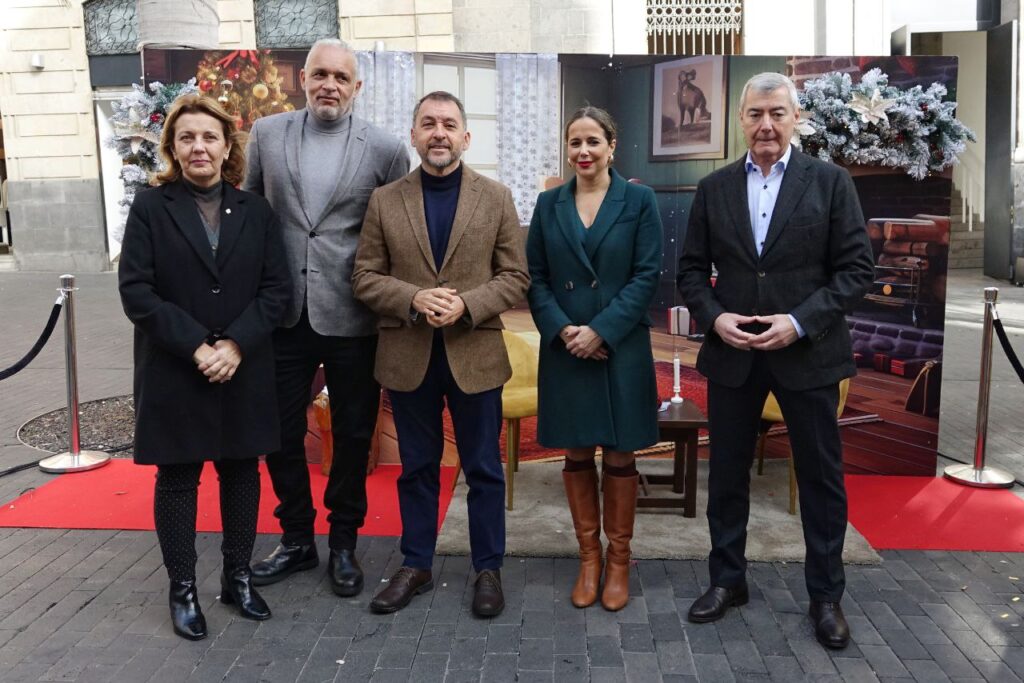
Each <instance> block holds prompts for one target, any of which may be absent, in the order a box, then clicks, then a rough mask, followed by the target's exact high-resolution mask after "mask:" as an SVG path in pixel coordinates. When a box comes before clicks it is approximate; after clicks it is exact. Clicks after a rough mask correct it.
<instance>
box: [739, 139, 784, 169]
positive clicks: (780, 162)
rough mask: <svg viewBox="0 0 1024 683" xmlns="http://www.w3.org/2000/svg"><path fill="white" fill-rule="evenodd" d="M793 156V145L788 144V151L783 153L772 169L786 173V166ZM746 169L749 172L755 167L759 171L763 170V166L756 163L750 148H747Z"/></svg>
mask: <svg viewBox="0 0 1024 683" xmlns="http://www.w3.org/2000/svg"><path fill="white" fill-rule="evenodd" d="M791 156H793V145H786V153H785V154H783V155H782V158H781V159H779V160H778V161H776V162H775V163H774V164H772V171H776V170H777V171H779V172H780V173H785V172H786V167H787V166H789V158H790V157H791ZM746 169H747V173H750V172H751V171H753V170H755V169H756V170H757V171H758V173H760V172H761V167H760V166H758V165H757V164H755V163H754V158H753V157H752V156H750V150H749V149H748V150H747V163H746Z"/></svg>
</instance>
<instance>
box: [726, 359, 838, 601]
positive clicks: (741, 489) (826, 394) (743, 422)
mask: <svg viewBox="0 0 1024 683" xmlns="http://www.w3.org/2000/svg"><path fill="white" fill-rule="evenodd" d="M751 353H754V354H755V356H754V364H753V369H752V370H751V373H750V376H749V377H748V378H747V381H746V383H745V384H744V385H743V386H741V387H737V388H730V387H725V386H722V385H721V384H716V383H714V382H711V381H709V382H708V428H709V431H710V436H711V460H710V473H709V477H708V512H707V514H708V526H709V528H710V531H711V556H710V560H709V571H710V575H711V585H713V586H722V587H726V588H733V587H736V586H738V585H741V584H742V583H743V582H744V581H745V574H746V568H747V560H746V556H745V552H746V543H747V520H748V518H749V516H750V467H751V465H752V464H753V460H754V449H755V445H756V439H757V429H758V423H759V421H760V418H761V410H762V408H763V407H764V401H765V398H767V396H768V392H769V390H770V391H771V392H772V393H774V394H775V397H776V398H777V399H778V401H779V407H780V408H781V409H782V414H783V417H785V418H786V426H787V428H788V431H789V441H790V445H791V448H792V451H793V464H794V466H795V467H796V479H797V485H798V486H799V488H800V517H801V519H802V521H803V529H804V543H805V545H806V548H807V557H806V563H805V567H804V576H805V580H806V582H807V592H808V594H809V595H810V597H811V599H812V600H821V601H826V602H838V601H839V600H840V598H842V595H843V591H844V589H845V587H846V575H845V572H844V570H843V543H844V541H845V538H846V488H845V485H844V483H843V451H842V443H841V441H840V437H839V425H838V424H837V422H836V410H837V408H838V406H839V387H838V385H836V384H833V385H828V386H824V387H820V388H816V389H810V390H806V391H791V390H789V389H786V388H785V387H783V386H782V385H781V384H779V382H778V380H777V379H776V378H774V377H773V376H772V374H771V372H770V370H769V367H768V362H767V358H766V357H765V352H761V351H752V352H751Z"/></svg>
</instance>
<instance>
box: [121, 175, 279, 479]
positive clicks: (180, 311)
mask: <svg viewBox="0 0 1024 683" xmlns="http://www.w3.org/2000/svg"><path fill="white" fill-rule="evenodd" d="M118 280H119V285H120V292H121V302H122V304H123V306H124V310H125V313H126V314H127V316H128V318H129V319H130V320H131V321H132V323H134V324H135V387H134V388H135V462H137V463H140V464H156V465H164V464H178V463H194V462H202V461H204V460H221V459H232V458H252V457H256V456H259V455H261V454H264V453H267V452H271V451H275V450H277V449H278V448H279V447H280V431H279V430H280V428H279V423H278V415H277V400H276V396H275V388H274V355H273V349H272V346H271V332H272V331H273V330H274V328H275V327H276V326H277V325H278V324H279V323H280V322H281V319H282V316H283V314H284V311H285V308H286V306H287V305H288V301H289V297H290V292H291V289H290V288H291V283H290V281H289V277H288V269H287V265H286V263H285V258H284V249H283V247H282V245H281V234H280V229H279V227H278V223H277V218H276V217H275V216H274V212H273V210H272V209H271V208H270V205H269V204H268V203H267V201H266V200H265V199H263V198H262V197H259V196H258V195H255V194H251V193H249V192H242V191H240V190H236V189H235V188H233V187H231V186H230V185H227V184H225V186H224V198H223V202H222V205H221V226H220V243H219V247H218V250H217V256H216V260H214V256H213V252H212V250H211V248H210V243H209V240H208V238H207V236H206V231H205V229H204V228H203V225H202V222H201V221H200V218H199V210H198V208H197V206H196V203H195V200H194V199H193V197H192V195H191V194H190V193H189V191H188V189H187V188H186V187H185V186H184V185H183V184H182V182H181V181H177V182H174V183H170V184H167V185H164V186H162V187H158V188H153V189H150V190H146V191H143V192H140V193H139V194H138V195H137V196H136V197H135V201H134V202H133V203H132V208H131V211H130V212H129V214H128V223H127V226H126V227H125V234H124V241H123V243H122V246H121V263H120V268H119V273H118ZM220 337H225V338H229V339H233V340H234V341H235V342H236V343H237V344H238V346H239V348H240V349H241V352H242V361H241V364H240V365H239V366H238V370H237V372H236V373H235V375H234V377H233V378H232V379H231V380H229V381H228V382H225V383H223V384H211V383H210V382H209V381H208V379H207V378H206V377H205V376H204V375H203V374H202V373H201V372H200V371H199V370H198V368H197V367H196V364H195V362H194V361H193V360H192V354H193V353H194V352H195V350H196V348H198V347H199V346H200V345H201V344H202V343H203V341H204V340H205V341H210V342H212V341H213V340H216V339H217V338H220Z"/></svg>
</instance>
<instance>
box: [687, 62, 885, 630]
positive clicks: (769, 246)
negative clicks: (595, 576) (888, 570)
mask: <svg viewBox="0 0 1024 683" xmlns="http://www.w3.org/2000/svg"><path fill="white" fill-rule="evenodd" d="M799 119H800V108H799V100H798V99H797V92H796V88H795V87H794V86H793V83H792V81H790V80H789V79H788V78H786V77H785V76H782V75H780V74H777V73H763V74H759V75H757V76H754V77H753V78H751V79H750V80H749V81H748V82H747V84H746V86H744V88H743V94H742V96H741V98H740V125H741V127H742V128H743V134H744V137H745V138H746V142H747V147H748V148H749V149H748V152H747V155H746V158H745V159H740V160H739V161H736V162H735V163H732V164H729V165H728V166H726V167H724V168H721V169H719V170H718V171H715V172H714V173H712V174H711V175H709V176H707V177H706V178H704V180H702V181H701V182H700V184H699V185H698V186H697V194H696V196H695V197H694V201H693V207H692V209H691V213H690V220H689V226H688V228H687V233H686V240H685V244H684V247H683V255H682V257H681V258H680V259H679V275H678V278H677V284H678V287H679V291H680V292H681V293H682V295H683V299H684V300H685V302H686V305H687V307H688V308H689V309H690V314H691V315H692V316H693V317H694V318H695V319H696V320H697V323H698V325H699V326H700V328H701V331H702V332H705V333H706V335H707V336H706V339H705V342H704V344H703V346H702V348H701V350H700V354H699V355H698V357H697V369H698V370H700V372H701V373H702V374H703V375H705V376H706V377H707V378H708V418H709V429H710V434H711V459H710V467H711V469H710V475H709V479H708V512H707V514H708V526H709V527H710V531H711V555H710V558H709V570H710V578H711V586H710V588H709V589H708V590H707V592H706V593H704V595H702V596H701V597H700V598H698V599H697V600H696V601H694V603H693V605H692V606H691V607H690V611H689V619H690V621H693V622H698V623H700V622H709V621H715V620H717V619H720V618H721V617H722V616H724V614H725V612H726V611H727V609H728V608H729V607H732V606H737V605H743V604H745V603H746V602H747V600H748V591H747V584H746V557H745V556H744V553H745V546H746V534H747V519H748V516H749V513H750V466H751V463H752V461H753V457H754V442H755V438H756V433H757V429H758V421H759V419H760V416H761V410H762V408H763V406H764V402H765V398H766V397H767V395H768V392H769V391H772V392H773V393H774V394H775V396H776V398H777V399H778V401H779V406H780V407H781V408H782V412H783V415H784V416H785V418H786V425H787V426H788V428H789V438H790V443H791V444H792V450H793V463H794V465H795V467H796V476H797V482H798V485H799V489H800V514H801V517H802V520H803V526H804V540H805V543H806V547H807V559H806V566H805V579H806V582H807V591H808V593H809V595H810V599H811V602H810V616H811V620H812V621H813V622H814V627H815V634H816V636H817V638H818V640H819V642H821V643H822V644H823V645H825V646H827V647H832V648H842V647H845V646H846V645H847V643H848V642H849V637H850V632H849V627H848V626H847V623H846V619H845V618H844V616H843V612H842V609H841V607H840V605H839V602H840V600H841V599H842V595H843V590H844V588H845V575H844V572H843V541H844V537H845V534H846V523H847V522H846V491H845V488H844V486H843V468H842V455H843V454H842V444H841V442H840V438H839V427H838V424H837V422H836V410H837V408H838V401H839V381H840V380H841V379H843V378H844V377H850V376H852V375H854V374H855V373H856V368H855V366H854V362H853V352H852V350H851V347H850V335H849V331H848V329H847V326H846V319H845V312H846V311H847V310H848V309H850V308H851V307H852V306H853V305H854V304H855V303H856V302H857V301H858V300H860V298H861V297H862V296H863V295H864V292H865V291H866V289H867V287H868V285H869V284H870V282H871V279H872V273H873V260H872V256H871V247H870V244H869V242H868V237H867V232H866V230H865V228H864V217H863V215H862V214H861V209H860V204H859V201H858V199H857V194H856V190H855V189H854V187H853V181H852V180H851V179H850V176H849V174H848V173H847V172H846V171H845V170H844V169H842V168H840V167H838V166H835V165H832V164H829V163H826V162H823V161H820V160H818V159H813V158H811V157H809V156H807V155H805V154H802V153H801V152H799V151H798V150H797V149H795V148H793V147H792V146H791V145H790V139H791V138H792V136H793V132H794V130H795V128H796V125H797V123H798V121H799ZM744 200H746V201H744ZM712 266H714V268H715V269H716V270H717V273H718V275H717V278H716V281H715V283H714V285H712V283H711V281H710V277H711V274H712Z"/></svg>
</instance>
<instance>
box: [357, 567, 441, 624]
mask: <svg viewBox="0 0 1024 683" xmlns="http://www.w3.org/2000/svg"><path fill="white" fill-rule="evenodd" d="M433 587H434V579H433V577H432V576H431V574H430V570H429V569H413V568H412V567H399V569H398V571H397V572H395V575H394V576H392V577H391V580H390V581H388V585H387V586H385V587H384V588H383V589H382V590H381V591H380V592H379V593H377V595H375V596H373V600H371V601H370V609H371V610H372V611H374V612H377V613H378V614H390V613H391V612H397V611H398V610H400V609H402V608H403V607H405V606H406V605H408V604H409V602H410V601H411V600H412V598H413V596H414V595H419V594H420V593H426V592H427V591H429V590H430V589H432V588H433Z"/></svg>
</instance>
